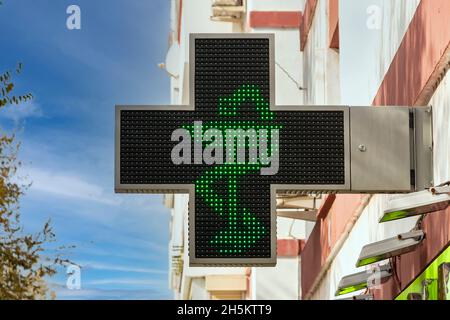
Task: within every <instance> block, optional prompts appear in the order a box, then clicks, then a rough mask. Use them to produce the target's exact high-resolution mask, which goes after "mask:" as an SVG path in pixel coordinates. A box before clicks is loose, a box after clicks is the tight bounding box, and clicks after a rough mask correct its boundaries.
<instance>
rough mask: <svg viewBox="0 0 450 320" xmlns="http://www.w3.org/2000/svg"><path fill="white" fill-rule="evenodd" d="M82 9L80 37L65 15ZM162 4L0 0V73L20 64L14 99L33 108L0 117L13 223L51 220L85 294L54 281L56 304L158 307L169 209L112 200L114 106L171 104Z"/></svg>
mask: <svg viewBox="0 0 450 320" xmlns="http://www.w3.org/2000/svg"><path fill="white" fill-rule="evenodd" d="M70 4H76V5H79V6H80V8H81V23H82V25H81V26H82V29H81V30H68V29H67V28H66V19H67V16H68V15H67V14H66V8H67V7H68V6H69V5H70ZM169 5H170V2H169V1H168V0H151V1H143V0H113V1H112V0H96V1H92V0H70V1H64V0H58V1H56V0H3V5H2V6H0V30H1V41H0V52H1V58H0V71H6V70H14V68H15V65H16V63H17V62H19V61H20V62H22V63H23V64H24V70H23V72H22V74H21V75H19V76H18V77H15V83H16V85H17V91H16V93H25V92H32V93H33V94H34V96H35V99H34V100H33V102H31V103H27V104H25V105H22V106H20V107H19V108H9V109H7V110H1V111H0V127H1V128H2V129H3V130H7V131H8V132H16V133H17V135H18V137H19V139H20V141H21V142H22V146H21V152H20V158H21V160H23V162H24V167H23V172H22V174H23V175H27V176H28V177H29V180H30V181H32V183H33V185H32V187H31V188H30V189H29V190H28V192H27V194H26V196H25V197H24V198H23V199H22V211H21V212H22V222H23V224H24V226H25V229H26V230H27V231H36V230H38V229H39V227H40V226H42V225H43V223H44V222H45V221H46V220H47V219H48V218H51V219H52V223H53V226H54V229H55V231H56V234H57V238H58V241H59V243H62V244H67V245H72V244H73V245H76V248H75V249H73V250H71V253H70V259H71V260H72V261H74V262H76V263H78V264H80V265H82V266H83V268H82V278H81V281H82V282H81V284H82V290H80V291H72V290H67V289H66V288H64V284H65V282H66V275H65V273H64V270H62V271H61V272H60V273H59V274H58V275H57V276H56V277H55V278H54V279H52V280H51V281H52V284H53V286H54V287H55V288H56V289H57V294H58V298H59V299H72V298H76V299H110V298H114V299H163V298H171V294H170V291H169V289H168V280H167V279H168V267H167V265H168V257H167V256H168V234H169V212H168V210H167V209H166V208H164V206H163V205H162V196H160V195H116V194H114V190H113V189H114V186H113V178H114V175H113V174H114V105H115V104H169V102H170V96H169V79H168V77H167V74H166V73H165V72H164V71H162V70H160V69H159V68H158V67H157V64H158V63H159V62H162V61H164V58H165V54H166V51H167V49H168V48H167V47H168V43H167V39H168V34H169Z"/></svg>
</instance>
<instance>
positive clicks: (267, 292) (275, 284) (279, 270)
mask: <svg viewBox="0 0 450 320" xmlns="http://www.w3.org/2000/svg"><path fill="white" fill-rule="evenodd" d="M299 263H300V261H299V258H298V257H295V258H278V259H277V266H276V267H275V268H253V269H252V278H253V279H254V288H253V289H254V291H255V296H254V298H255V299H256V300H271V299H277V300H297V299H298V297H299V284H300V278H299Z"/></svg>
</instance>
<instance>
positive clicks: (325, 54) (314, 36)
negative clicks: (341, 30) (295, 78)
mask: <svg viewBox="0 0 450 320" xmlns="http://www.w3.org/2000/svg"><path fill="white" fill-rule="evenodd" d="M328 43H329V39H328V0H319V1H318V3H317V7H316V12H315V14H314V19H313V22H312V25H311V29H310V31H309V34H308V39H307V42H306V46H305V49H304V58H303V59H304V65H303V86H304V88H305V89H306V90H305V96H304V102H305V104H307V105H339V104H340V100H341V99H340V80H339V53H338V52H336V51H335V50H333V49H330V48H329V47H328Z"/></svg>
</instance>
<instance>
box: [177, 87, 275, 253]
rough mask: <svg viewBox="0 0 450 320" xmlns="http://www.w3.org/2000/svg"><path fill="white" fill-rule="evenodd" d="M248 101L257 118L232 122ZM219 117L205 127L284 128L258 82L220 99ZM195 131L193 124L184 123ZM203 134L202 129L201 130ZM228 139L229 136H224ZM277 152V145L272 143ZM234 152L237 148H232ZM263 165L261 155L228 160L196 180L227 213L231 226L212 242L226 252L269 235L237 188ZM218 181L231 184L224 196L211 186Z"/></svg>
mask: <svg viewBox="0 0 450 320" xmlns="http://www.w3.org/2000/svg"><path fill="white" fill-rule="evenodd" d="M246 102H250V103H252V104H253V105H254V106H255V107H256V111H257V113H258V116H259V119H258V121H237V120H235V121H230V120H228V119H229V118H232V117H235V116H237V114H238V108H239V107H240V106H241V105H242V104H243V103H246ZM218 109H219V117H218V118H219V119H220V120H218V121H212V122H207V123H203V128H202V130H205V131H206V130H208V129H210V128H214V129H219V130H221V131H222V134H223V135H224V136H225V135H226V130H227V129H255V130H257V131H258V130H260V129H266V130H269V131H270V130H271V129H281V128H282V126H280V125H276V124H273V120H274V119H275V113H274V112H272V111H270V107H269V103H268V102H267V101H266V99H265V98H264V97H263V96H262V95H261V92H260V90H259V88H258V87H257V86H255V85H250V84H246V85H243V86H241V87H240V88H239V89H237V90H235V91H234V92H233V94H232V95H230V96H227V97H220V98H219V104H218ZM184 127H185V128H187V129H189V130H191V132H192V131H193V129H194V128H193V126H192V125H188V126H184ZM202 134H203V132H202ZM225 140H226V139H225ZM271 149H272V150H271V152H274V150H273V149H274V146H273V145H272V146H271ZM233 152H234V150H233ZM262 167H263V165H262V164H261V161H260V159H259V158H258V160H257V162H256V163H253V164H250V163H225V164H221V165H216V166H214V167H213V168H212V169H210V170H208V171H206V172H205V173H204V174H203V175H202V176H200V178H198V179H197V180H196V181H195V192H196V194H198V195H199V196H200V197H202V199H203V200H204V202H205V203H206V204H207V205H208V206H210V207H211V208H212V209H213V211H214V212H215V213H216V214H218V215H220V216H224V215H227V218H228V225H227V228H225V229H224V230H220V231H219V232H218V233H217V234H215V235H214V236H213V237H212V238H211V240H210V244H211V245H212V246H214V247H216V248H217V249H218V252H220V253H224V254H230V255H233V254H240V253H242V252H243V250H245V249H246V248H249V247H251V246H252V245H254V244H255V242H257V241H258V240H259V239H260V238H261V237H263V236H264V235H265V234H267V229H266V227H265V226H264V225H263V223H262V222H261V221H260V220H259V219H258V217H257V216H255V215H254V214H252V213H251V212H249V210H248V209H247V208H242V207H240V206H239V201H238V191H239V189H238V188H239V183H238V182H239V178H240V177H242V176H244V175H246V174H249V173H255V172H257V171H259V170H260V169H261V168H262ZM219 181H226V182H227V185H228V190H227V196H226V197H225V198H223V197H221V196H220V195H219V194H217V193H216V192H215V191H214V190H213V188H212V185H213V184H214V183H216V182H219Z"/></svg>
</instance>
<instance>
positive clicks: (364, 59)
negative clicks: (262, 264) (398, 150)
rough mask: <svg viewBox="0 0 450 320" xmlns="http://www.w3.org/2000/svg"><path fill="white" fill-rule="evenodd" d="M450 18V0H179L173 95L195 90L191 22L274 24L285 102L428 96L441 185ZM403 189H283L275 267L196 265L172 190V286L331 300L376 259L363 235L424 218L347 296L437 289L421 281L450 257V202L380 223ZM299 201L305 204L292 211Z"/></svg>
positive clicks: (199, 29)
mask: <svg viewBox="0 0 450 320" xmlns="http://www.w3.org/2000/svg"><path fill="white" fill-rule="evenodd" d="M449 20H450V2H449V1H448V0H396V1H391V0H358V1H354V0H283V1H277V0H264V1H261V0H247V1H245V0H215V1H205V0H173V1H172V13H171V29H172V32H171V34H170V36H169V44H170V49H169V52H168V55H167V58H166V62H165V64H164V66H163V67H165V69H166V71H167V72H168V74H169V76H170V77H171V89H170V90H171V99H172V101H171V102H172V104H188V101H189V81H188V79H189V74H188V72H189V56H188V52H189V48H188V44H189V41H188V39H189V34H190V33H258V32H262V33H274V34H275V51H276V52H275V62H276V67H275V68H276V70H275V77H276V92H275V95H276V104H277V105H351V106H366V107H370V106H371V107H384V106H393V105H397V106H418V107H419V106H420V107H424V108H426V107H427V106H432V117H433V141H434V145H433V155H434V156H433V157H434V158H433V181H430V186H431V185H440V184H443V183H445V182H448V181H450V151H449V150H450V141H449V139H450V127H449V119H450V103H449V102H450V79H449V75H448V73H447V70H448V68H449V66H450V29H449V28H448V21H449ZM373 134H376V132H374V133H373ZM401 197H405V195H379V194H374V195H370V194H361V195H360V194H338V195H315V194H311V195H308V196H303V195H299V194H284V195H278V199H277V211H278V218H277V224H278V228H277V238H278V241H277V247H278V252H277V254H278V262H277V266H276V267H274V268H215V267H214V268H202V267H200V268H199V267H196V268H191V267H189V266H188V250H187V248H188V246H187V244H188V234H187V225H188V223H187V219H188V214H187V208H188V206H187V204H188V196H187V195H166V196H165V200H164V201H165V203H166V205H167V206H168V207H169V208H171V226H170V230H171V237H170V243H169V251H170V255H169V256H170V268H171V270H170V275H169V277H170V279H169V281H170V286H171V288H172V290H173V292H174V297H175V298H180V299H335V298H337V297H336V296H335V293H336V291H337V289H338V286H339V282H340V280H341V279H342V278H343V277H345V276H346V275H349V274H354V273H357V272H360V271H364V270H365V269H366V268H368V267H360V268H357V267H356V266H355V263H356V261H357V259H358V256H359V253H360V252H361V249H362V247H363V246H364V245H367V244H370V243H374V242H377V241H381V240H384V239H386V238H389V237H395V236H397V235H398V234H401V233H405V232H408V231H410V230H412V229H413V228H415V227H417V225H418V222H420V223H419V224H420V227H421V228H422V230H424V232H425V234H426V237H425V239H424V240H423V241H422V242H421V243H420V244H419V245H418V246H417V247H415V249H414V250H413V251H412V252H409V253H406V254H403V255H401V256H398V257H395V258H392V259H391V260H390V261H389V263H390V264H391V266H392V269H393V276H391V277H390V278H389V279H388V280H387V281H384V282H383V283H382V284H377V285H375V286H373V287H371V288H369V289H363V290H359V291H356V292H352V293H351V294H349V295H344V296H343V297H348V296H351V295H355V294H361V293H366V294H370V295H371V296H372V297H373V298H374V299H395V298H398V299H403V298H407V297H408V295H407V293H408V292H409V291H411V292H413V291H414V290H415V291H417V290H419V289H417V288H418V287H420V286H422V283H424V286H428V287H427V290H428V289H429V291H430V292H434V291H436V290H438V289H437V285H436V281H434V282H433V280H430V281H431V285H428V284H427V281H425V280H427V279H428V278H427V275H426V274H427V272H431V273H432V274H435V273H436V272H437V271H436V272H435V271H433V270H432V271H429V270H428V269H427V268H429V267H431V266H433V265H434V264H433V261H440V262H442V261H444V262H450V261H446V258H447V257H448V254H447V253H446V251H445V250H446V248H447V247H448V245H449V244H450V210H449V209H445V210H442V211H438V212H434V213H429V214H427V215H425V216H423V218H421V217H420V216H416V217H410V218H406V219H402V220H397V221H391V222H386V223H379V219H380V217H381V215H382V214H383V212H384V210H385V208H386V207H387V206H389V203H390V201H392V200H395V199H398V198H401ZM292 208H296V209H299V210H300V212H301V214H297V215H293V214H289V213H288V214H287V213H286V211H288V209H292ZM278 209H279V210H278ZM436 259H437V260H436ZM441 260H442V261H441ZM436 265H437V264H436ZM433 268H434V267H433ZM436 268H437V267H436ZM430 281H428V282H430ZM422 289H423V288H422ZM408 290H409V291H408ZM422 296H423V295H422ZM437 296H438V294H434V293H433V294H431V293H430V294H429V295H428V297H437Z"/></svg>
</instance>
